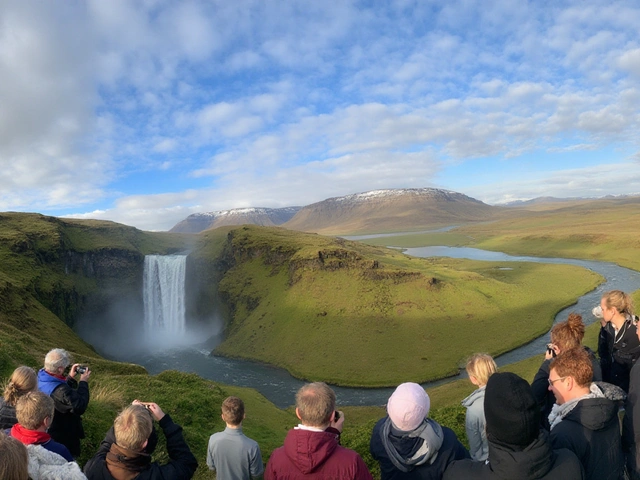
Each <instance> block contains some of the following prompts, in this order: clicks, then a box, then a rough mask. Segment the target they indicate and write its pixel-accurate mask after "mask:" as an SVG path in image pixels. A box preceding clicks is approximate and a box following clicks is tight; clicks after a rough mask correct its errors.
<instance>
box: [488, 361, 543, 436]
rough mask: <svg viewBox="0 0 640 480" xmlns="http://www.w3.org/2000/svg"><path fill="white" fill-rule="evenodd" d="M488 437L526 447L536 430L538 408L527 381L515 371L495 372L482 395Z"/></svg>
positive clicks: (536, 432) (537, 425) (538, 414)
mask: <svg viewBox="0 0 640 480" xmlns="http://www.w3.org/2000/svg"><path fill="white" fill-rule="evenodd" d="M484 415H485V417H486V420H487V424H486V429H487V438H488V439H489V440H491V441H497V442H498V443H501V444H506V445H514V446H519V447H526V446H527V445H529V444H530V443H531V442H533V441H534V440H535V439H536V438H537V437H538V433H539V423H540V408H539V407H538V404H537V403H536V400H535V398H534V397H533V391H532V390H531V387H530V386H529V384H528V383H527V381H526V380H524V379H523V378H520V377H519V376H518V375H516V374H515V373H511V372H504V373H494V374H493V375H491V376H490V377H489V381H488V382H487V388H486V390H485V394H484Z"/></svg>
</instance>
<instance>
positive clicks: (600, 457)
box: [550, 383, 626, 480]
mask: <svg viewBox="0 0 640 480" xmlns="http://www.w3.org/2000/svg"><path fill="white" fill-rule="evenodd" d="M598 387H599V388H600V389H601V390H602V392H603V393H604V394H605V397H606V398H587V399H584V400H580V401H579V402H578V403H577V404H576V406H575V407H574V408H573V410H571V411H570V412H569V413H568V414H567V415H566V416H565V417H564V418H563V419H562V421H560V423H558V424H557V425H556V426H555V427H554V428H553V430H551V434H550V438H551V443H552V444H553V448H567V449H569V450H571V451H572V452H573V453H575V454H576V456H577V457H578V459H579V460H580V462H581V463H582V466H583V467H584V471H585V478H586V479H587V480H619V479H621V478H622V474H623V470H624V464H625V461H624V455H623V453H622V444H621V441H620V423H619V420H618V408H619V407H620V406H621V404H622V402H623V401H624V399H625V397H626V395H625V394H624V392H623V391H622V389H620V388H619V387H615V386H613V385H610V384H608V383H599V384H598Z"/></svg>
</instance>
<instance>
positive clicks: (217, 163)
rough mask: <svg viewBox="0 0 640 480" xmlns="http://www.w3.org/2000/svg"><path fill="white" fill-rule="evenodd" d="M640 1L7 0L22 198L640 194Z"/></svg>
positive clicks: (231, 201)
mask: <svg viewBox="0 0 640 480" xmlns="http://www.w3.org/2000/svg"><path fill="white" fill-rule="evenodd" d="M638 25H640V5H638V3H637V2H634V1H629V2H625V1H613V2H610V1H595V0H584V1H582V0H581V1H575V2H566V1H556V2H544V1H531V2H525V1H517V2H514V1H512V0H505V1H491V0H488V1H484V2H478V1H470V0H469V1H467V0H461V1H456V0H452V1H447V2H443V1H428V0H421V1H403V0H395V1H389V2H383V1H380V2H378V1H375V2H374V1H360V2H358V1H342V0H333V1H332V2H312V1H308V0H304V1H295V0H275V1H271V0H255V1H254V0H236V1H234V2H228V1H188V0H183V1H169V0H167V1H165V0H135V1H133V0H132V1H122V0H109V1H104V0H93V1H92V0H87V1H75V0H73V1H57V2H42V1H32V0H16V1H14V0H0V78H1V79H2V80H1V81H0V162H1V164H2V169H0V210H18V211H37V212H41V213H44V214H49V215H59V216H72V217H76V218H100V219H108V220H114V221H117V222H121V223H125V224H128V225H134V226H136V227H138V228H142V229H146V230H166V229H169V228H171V227H172V226H173V225H174V224H175V223H177V222H178V221H180V220H182V219H183V218H185V217H186V216H188V215H190V214H192V213H197V212H207V211H215V210H223V209H228V208H240V207H250V206H255V207H285V206H292V205H307V204H310V203H313V202H317V201H321V200H324V199H326V198H329V197H334V196H340V195H347V194H351V193H356V192H363V191H368V190H375V189H381V188H413V187H437V188H445V189H450V190H455V191H459V192H462V193H465V194H467V195H470V196H472V197H475V198H478V199H480V200H483V201H485V202H487V203H492V204H498V203H504V202H507V201H511V200H517V199H529V198H534V197H538V196H546V195H551V196H557V197H573V196H603V195H608V194H614V195H615V194H629V193H640V149H639V144H640V134H639V132H640V128H639V127H640V125H639V123H640V36H638V34H637V27H638Z"/></svg>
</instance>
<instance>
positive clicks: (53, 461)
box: [27, 445, 87, 480]
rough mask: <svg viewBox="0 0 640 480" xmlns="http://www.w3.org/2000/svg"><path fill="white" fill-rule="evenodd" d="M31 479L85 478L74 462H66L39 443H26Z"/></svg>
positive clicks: (81, 479)
mask: <svg viewBox="0 0 640 480" xmlns="http://www.w3.org/2000/svg"><path fill="white" fill-rule="evenodd" d="M27 454H28V455H29V477H31V479H32V480H86V479H87V477H85V476H84V474H83V473H82V471H81V470H80V467H79V466H78V464H77V463H76V462H67V461H66V460H65V459H64V458H62V457H61V456H60V455H58V454H57V453H54V452H51V451H49V450H47V449H46V448H44V447H43V446H41V445H27Z"/></svg>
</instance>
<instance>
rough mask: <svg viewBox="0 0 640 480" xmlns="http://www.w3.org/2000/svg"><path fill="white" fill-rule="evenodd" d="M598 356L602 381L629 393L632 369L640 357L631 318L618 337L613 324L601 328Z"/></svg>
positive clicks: (639, 344) (634, 327)
mask: <svg viewBox="0 0 640 480" xmlns="http://www.w3.org/2000/svg"><path fill="white" fill-rule="evenodd" d="M598 356H599V357H600V366H601V367H602V380H603V381H605V382H607V383H612V384H613V385H617V386H618V387H620V388H622V389H623V390H624V391H625V392H628V391H629V373H630V372H631V367H633V365H634V363H635V362H636V360H637V359H638V357H640V340H638V335H637V333H636V326H635V325H634V324H633V321H632V320H631V317H628V318H627V320H626V321H625V323H624V325H623V326H622V328H621V329H620V331H619V332H618V335H617V337H616V335H615V330H614V329H613V325H611V322H609V323H607V324H606V325H605V326H604V327H601V328H600V335H599V336H598Z"/></svg>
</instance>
